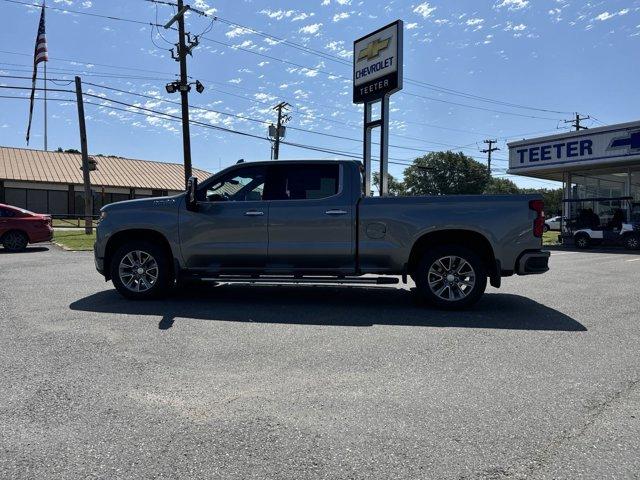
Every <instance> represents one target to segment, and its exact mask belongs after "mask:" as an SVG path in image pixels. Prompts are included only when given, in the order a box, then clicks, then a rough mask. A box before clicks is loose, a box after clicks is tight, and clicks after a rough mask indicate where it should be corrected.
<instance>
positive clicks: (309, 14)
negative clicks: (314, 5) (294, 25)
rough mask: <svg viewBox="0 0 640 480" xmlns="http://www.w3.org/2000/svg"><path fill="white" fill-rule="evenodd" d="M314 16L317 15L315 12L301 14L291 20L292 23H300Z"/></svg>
mask: <svg viewBox="0 0 640 480" xmlns="http://www.w3.org/2000/svg"><path fill="white" fill-rule="evenodd" d="M314 15H315V13H313V12H311V13H305V12H300V13H298V14H297V15H296V16H295V17H293V18H292V19H291V21H292V22H298V21H300V20H306V19H307V18H311V17H313V16H314Z"/></svg>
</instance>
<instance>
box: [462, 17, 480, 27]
mask: <svg viewBox="0 0 640 480" xmlns="http://www.w3.org/2000/svg"><path fill="white" fill-rule="evenodd" d="M482 23H484V18H470V19H468V20H467V21H466V24H467V25H469V26H470V27H475V26H476V25H481V24H482Z"/></svg>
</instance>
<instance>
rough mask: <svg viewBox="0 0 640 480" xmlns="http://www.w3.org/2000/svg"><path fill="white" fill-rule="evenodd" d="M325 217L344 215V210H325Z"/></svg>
mask: <svg viewBox="0 0 640 480" xmlns="http://www.w3.org/2000/svg"><path fill="white" fill-rule="evenodd" d="M324 214H325V215H346V214H347V211H346V210H327V211H326V212H324Z"/></svg>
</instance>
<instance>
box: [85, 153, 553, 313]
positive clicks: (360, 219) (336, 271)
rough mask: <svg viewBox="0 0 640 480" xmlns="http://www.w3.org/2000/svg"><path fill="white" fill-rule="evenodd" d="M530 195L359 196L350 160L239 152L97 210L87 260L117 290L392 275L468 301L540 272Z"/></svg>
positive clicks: (536, 210) (432, 293) (452, 302)
mask: <svg viewBox="0 0 640 480" xmlns="http://www.w3.org/2000/svg"><path fill="white" fill-rule="evenodd" d="M542 209H543V205H542V200H541V198H540V197H539V196H537V195H483V196H480V195H456V196H433V197H391V196H389V197H365V196H363V195H362V175H361V168H360V163H358V162H355V161H316V160H307V161H276V162H273V161H272V162H255V163H240V164H237V165H234V166H232V167H229V168H227V169H226V170H223V171H221V172H219V173H218V174H216V175H213V176H212V177H210V178H209V179H207V180H205V181H203V182H201V183H200V184H198V182H197V181H196V180H195V179H193V178H192V179H191V180H190V182H189V188H188V189H187V191H186V193H184V194H180V195H176V196H173V197H161V198H151V199H140V200H131V201H126V202H119V203H114V204H111V205H107V206H105V207H104V208H103V209H102V212H101V213H102V215H101V217H102V218H101V221H100V224H99V225H98V229H97V238H96V244H95V261H96V267H97V269H98V271H99V272H100V273H101V274H102V275H104V277H105V279H106V280H113V283H114V285H115V287H116V288H117V289H118V291H119V292H120V293H121V294H123V295H124V296H126V297H128V298H134V299H138V298H150V297H158V296H159V295H161V294H162V293H164V292H166V291H167V289H168V288H169V287H171V286H173V285H175V284H178V283H180V282H182V281H184V280H188V279H199V280H205V281H216V282H241V283H259V282H262V283H305V282H307V283H331V284H334V283H335V284H340V283H358V284H361V283H377V284H393V283H399V281H400V280H399V278H398V277H399V276H400V277H401V278H402V279H403V281H405V282H406V281H407V277H408V276H410V277H411V278H412V279H413V280H414V281H415V284H416V287H417V292H418V293H419V294H420V295H421V296H423V297H424V298H425V299H427V300H428V301H430V302H431V303H432V304H435V305H437V306H438V307H441V308H461V307H466V306H469V305H471V304H473V303H474V302H476V301H477V300H478V299H479V298H480V297H481V296H482V294H483V293H484V290H485V288H486V285H487V279H489V280H490V283H491V285H493V286H495V287H499V286H500V281H501V277H506V276H510V275H513V274H514V273H515V274H519V275H526V274H536V273H544V272H546V271H547V270H548V259H549V252H545V251H543V250H541V248H542V238H541V237H542V232H543V229H544V214H543V211H542Z"/></svg>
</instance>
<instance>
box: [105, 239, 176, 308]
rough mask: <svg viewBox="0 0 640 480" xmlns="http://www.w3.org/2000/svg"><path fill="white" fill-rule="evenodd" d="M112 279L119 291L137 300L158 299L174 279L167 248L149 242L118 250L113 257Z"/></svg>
mask: <svg viewBox="0 0 640 480" xmlns="http://www.w3.org/2000/svg"><path fill="white" fill-rule="evenodd" d="M111 277H112V280H113V285H114V286H115V287H116V289H117V290H118V292H120V294H122V295H123V296H125V297H127V298H130V299H133V300H143V299H148V298H158V297H159V296H161V295H162V294H163V293H165V292H166V291H167V289H168V287H169V285H170V282H171V280H172V278H173V277H172V273H171V271H170V269H169V260H168V259H167V256H166V254H165V252H164V251H163V249H162V248H160V247H159V246H158V245H156V244H155V243H151V242H145V241H132V242H127V243H125V244H124V245H122V246H121V247H120V248H118V250H117V251H116V252H115V254H114V255H113V257H112V258H111Z"/></svg>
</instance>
